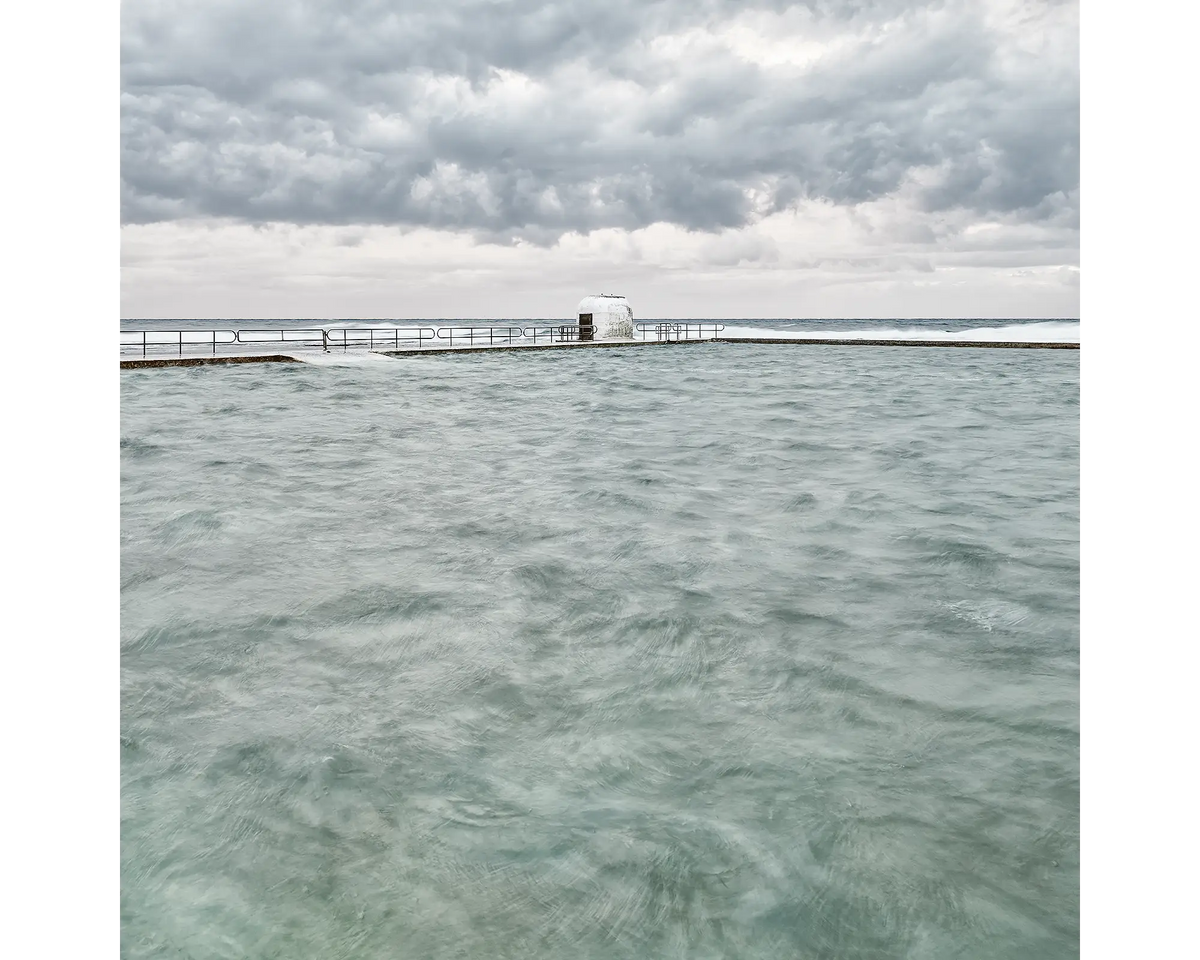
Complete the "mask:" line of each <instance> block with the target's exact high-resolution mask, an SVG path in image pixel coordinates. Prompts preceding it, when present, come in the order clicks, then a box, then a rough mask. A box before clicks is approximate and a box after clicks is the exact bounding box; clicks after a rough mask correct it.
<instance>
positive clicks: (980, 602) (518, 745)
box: [120, 321, 1079, 960]
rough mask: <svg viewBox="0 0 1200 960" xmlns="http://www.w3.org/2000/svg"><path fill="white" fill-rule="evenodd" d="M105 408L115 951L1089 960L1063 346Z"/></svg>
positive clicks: (763, 356)
mask: <svg viewBox="0 0 1200 960" xmlns="http://www.w3.org/2000/svg"><path fill="white" fill-rule="evenodd" d="M194 322H197V321H194ZM309 322H310V323H311V321H309ZM726 322H727V323H732V322H731V321H726ZM163 323H164V324H167V323H168V322H166V321H164V322H163ZM205 323H206V324H207V326H209V327H211V326H214V324H213V322H212V321H206V322H205ZM838 323H839V325H840V329H846V328H847V327H848V326H849V325H848V323H847V322H846V321H838ZM938 323H942V324H945V323H946V322H945V321H938ZM216 325H220V326H232V327H234V328H236V327H237V326H238V325H239V324H238V323H233V322H223V323H222V324H216ZM241 325H243V326H244V325H245V322H243V323H242V324H241ZM989 325H991V326H1001V325H1003V323H1002V322H995V323H990V322H985V321H971V322H970V328H971V329H976V328H980V327H986V326H989ZM176 326H178V324H176ZM893 326H895V327H896V328H898V329H899V328H905V327H911V326H912V324H911V323H910V322H901V321H897V322H896V323H895V324H893ZM1075 326H1076V329H1077V327H1078V325H1077V324H1076V325H1075ZM861 328H863V329H866V327H861ZM960 329H967V327H962V328H960ZM120 376H121V548H120V549H121V864H120V870H121V940H122V948H121V949H122V955H123V956H125V957H129V958H143V957H145V958H149V957H164V956H170V957H192V958H210V957H211V958H217V957H231V958H232V957H238V958H244V957H280V958H306V957H313V958H318V957H319V958H334V957H347V958H350V957H353V958H391V957H397V958H426V957H427V958H475V957H478V958H493V957H512V958H518V957H519V958H540V957H546V958H549V957H555V958H557V957H571V958H592V957H595V958H601V957H604V958H609V957H613V958H616V957H688V958H707V957H714V958H715V957H724V958H733V957H738V958H740V957H755V958H760V957H780V958H784V957H787V958H831V960H832V958H837V960H858V958H863V960H865V958H950V957H970V958H1001V957H1003V958H1043V957H1044V958H1059V957H1062V958H1066V957H1075V956H1077V955H1078V951H1079V354H1078V352H1077V351H1073V350H1072V351H1066V350H991V349H947V350H940V349H925V348H910V347H887V348H876V347H863V346H859V347H835V346H810V347H802V346H796V347H792V346H786V347H778V346H770V345H752V344H702V345H691V346H688V347H686V348H682V349H645V350H642V349H634V350H564V351H551V352H545V353H530V354H528V355H521V354H519V353H497V354H487V353H476V354H468V355H462V356H444V355H443V356H429V357H412V358H402V359H395V360H389V361H387V362H384V361H382V360H381V361H380V362H375V363H358V364H353V363H348V364H346V365H344V366H332V365H325V366H322V365H308V364H262V365H260V364H246V365H236V366H229V367H187V368H175V369H151V370H129V371H123V372H122V373H121V375H120Z"/></svg>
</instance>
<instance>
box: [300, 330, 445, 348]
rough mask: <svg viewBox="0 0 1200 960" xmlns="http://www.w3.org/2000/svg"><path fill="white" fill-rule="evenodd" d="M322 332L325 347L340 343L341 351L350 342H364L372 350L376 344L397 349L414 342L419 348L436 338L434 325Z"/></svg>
mask: <svg viewBox="0 0 1200 960" xmlns="http://www.w3.org/2000/svg"><path fill="white" fill-rule="evenodd" d="M324 332H325V336H326V339H325V342H324V346H325V348H326V349H329V347H331V346H339V345H340V346H341V348H342V350H343V352H344V351H345V350H346V348H347V347H348V346H349V345H350V344H352V343H355V344H357V343H365V344H367V345H368V347H369V348H370V349H372V350H374V349H375V346H376V344H378V345H379V346H381V347H386V346H389V345H390V346H392V347H395V348H396V349H397V350H399V349H400V344H402V343H404V344H408V343H416V345H417V347H418V349H419V348H421V347H423V346H424V345H425V341H426V340H428V341H429V342H431V343H432V342H433V341H434V340H435V339H436V338H437V329H436V328H434V327H330V328H329V329H327V330H325V331H324Z"/></svg>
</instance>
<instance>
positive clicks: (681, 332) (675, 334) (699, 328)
mask: <svg viewBox="0 0 1200 960" xmlns="http://www.w3.org/2000/svg"><path fill="white" fill-rule="evenodd" d="M633 326H634V329H635V330H637V331H638V333H640V334H641V335H642V339H643V340H645V339H646V334H647V333H653V334H654V335H655V337H656V339H658V340H664V341H675V340H705V339H711V338H713V337H716V336H717V335H718V334H719V333H720V332H721V331H722V330H724V329H725V324H723V323H714V322H712V321H710V320H670V321H667V320H654V321H651V320H643V321H641V322H640V323H635V324H634V325H633ZM705 331H709V333H708V334H707V336H706V335H705Z"/></svg>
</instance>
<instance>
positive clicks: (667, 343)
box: [375, 337, 1079, 357]
mask: <svg viewBox="0 0 1200 960" xmlns="http://www.w3.org/2000/svg"><path fill="white" fill-rule="evenodd" d="M697 343H770V344H787V345H788V346H826V347H987V348H992V349H995V348H1000V349H1009V350H1078V349H1079V344H1078V343H1065V342H1064V343H1059V342H1057V341H1040V342H1020V341H1005V340H859V339H853V340H847V339H841V340H834V339H827V338H816V337H812V338H807V337H806V338H804V339H800V338H791V337H789V338H787V339H781V338H768V337H710V338H709V339H707V340H608V341H599V342H597V343H541V344H536V345H535V344H530V345H528V346H520V345H518V344H511V345H509V344H505V345H503V346H494V347H440V348H436V349H432V350H424V349H422V350H376V351H375V352H376V353H378V354H381V355H383V356H385V357H431V356H435V355H444V354H448V353H495V352H496V351H497V350H509V351H514V352H518V351H519V352H522V353H524V352H526V351H531V350H587V349H591V348H601V347H682V346H688V345H690V344H697Z"/></svg>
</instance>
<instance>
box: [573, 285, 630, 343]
mask: <svg viewBox="0 0 1200 960" xmlns="http://www.w3.org/2000/svg"><path fill="white" fill-rule="evenodd" d="M577 313H578V315H579V339H580V340H632V339H633V308H632V307H631V306H629V301H628V300H626V299H625V298H624V297H618V296H615V295H613V294H608V293H602V294H599V295H597V296H594V297H584V298H583V299H582V300H580V301H579V310H578V311H577Z"/></svg>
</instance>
